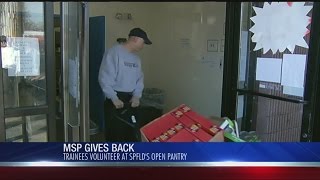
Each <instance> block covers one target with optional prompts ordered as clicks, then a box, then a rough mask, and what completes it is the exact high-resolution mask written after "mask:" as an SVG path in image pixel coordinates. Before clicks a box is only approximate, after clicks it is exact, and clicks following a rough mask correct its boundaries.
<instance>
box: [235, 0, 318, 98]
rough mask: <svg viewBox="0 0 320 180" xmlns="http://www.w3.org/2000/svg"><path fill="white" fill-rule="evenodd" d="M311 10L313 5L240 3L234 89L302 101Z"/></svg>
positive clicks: (300, 3) (298, 3) (309, 3)
mask: <svg viewBox="0 0 320 180" xmlns="http://www.w3.org/2000/svg"><path fill="white" fill-rule="evenodd" d="M268 6H269V7H271V9H272V10H270V11H269V10H268V9H269V8H268ZM293 6H294V7H295V8H293ZM312 8H313V2H292V3H291V2H288V3H286V2H280V3H279V2H272V3H268V2H243V3H242V13H241V29H240V55H239V58H240V59H239V76H238V79H239V80H238V88H241V89H243V88H244V89H250V90H253V91H256V92H260V93H265V94H270V95H274V96H281V97H287V98H294V99H303V93H304V83H305V74H306V71H305V67H306V64H307V58H308V56H307V55H308V50H309V47H308V45H309V41H310V28H311V18H312ZM296 19H299V23H297V20H296ZM267 24H268V25H267ZM288 29H293V30H292V31H291V30H290V31H288Z"/></svg>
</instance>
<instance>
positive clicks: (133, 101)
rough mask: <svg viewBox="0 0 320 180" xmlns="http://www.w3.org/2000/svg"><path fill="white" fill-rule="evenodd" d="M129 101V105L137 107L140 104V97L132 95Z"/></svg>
mask: <svg viewBox="0 0 320 180" xmlns="http://www.w3.org/2000/svg"><path fill="white" fill-rule="evenodd" d="M130 102H131V107H138V106H139V105H140V98H138V97H135V96H133V97H132V98H131V101H130Z"/></svg>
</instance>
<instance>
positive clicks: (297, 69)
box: [281, 54, 307, 88]
mask: <svg viewBox="0 0 320 180" xmlns="http://www.w3.org/2000/svg"><path fill="white" fill-rule="evenodd" d="M306 59H307V56H306V55H302V54H284V55H283V64H282V77H281V85H282V86H290V87H297V88H303V87H304V77H305V66H306Z"/></svg>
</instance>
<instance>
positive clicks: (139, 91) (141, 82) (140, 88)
mask: <svg viewBox="0 0 320 180" xmlns="http://www.w3.org/2000/svg"><path fill="white" fill-rule="evenodd" d="M139 65H140V71H139V75H138V80H137V85H136V88H135V89H134V91H133V96H134V97H137V98H141V96H142V91H143V88H144V74H143V72H142V68H141V64H139Z"/></svg>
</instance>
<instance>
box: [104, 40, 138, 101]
mask: <svg viewBox="0 0 320 180" xmlns="http://www.w3.org/2000/svg"><path fill="white" fill-rule="evenodd" d="M143 79H144V75H143V72H142V69H141V60H140V58H139V57H138V56H137V55H136V54H134V53H131V52H129V51H128V50H127V49H126V48H125V47H124V46H123V45H119V44H118V45H115V46H113V47H112V48H110V49H109V50H108V51H106V52H105V53H104V56H103V59H102V62H101V66H100V70H99V84H100V86H101V89H102V91H103V92H104V94H105V97H106V98H108V99H111V100H114V99H118V97H117V93H116V91H119V92H132V93H133V96H136V97H139V98H140V97H141V96H142V90H143V88H144V83H143Z"/></svg>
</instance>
